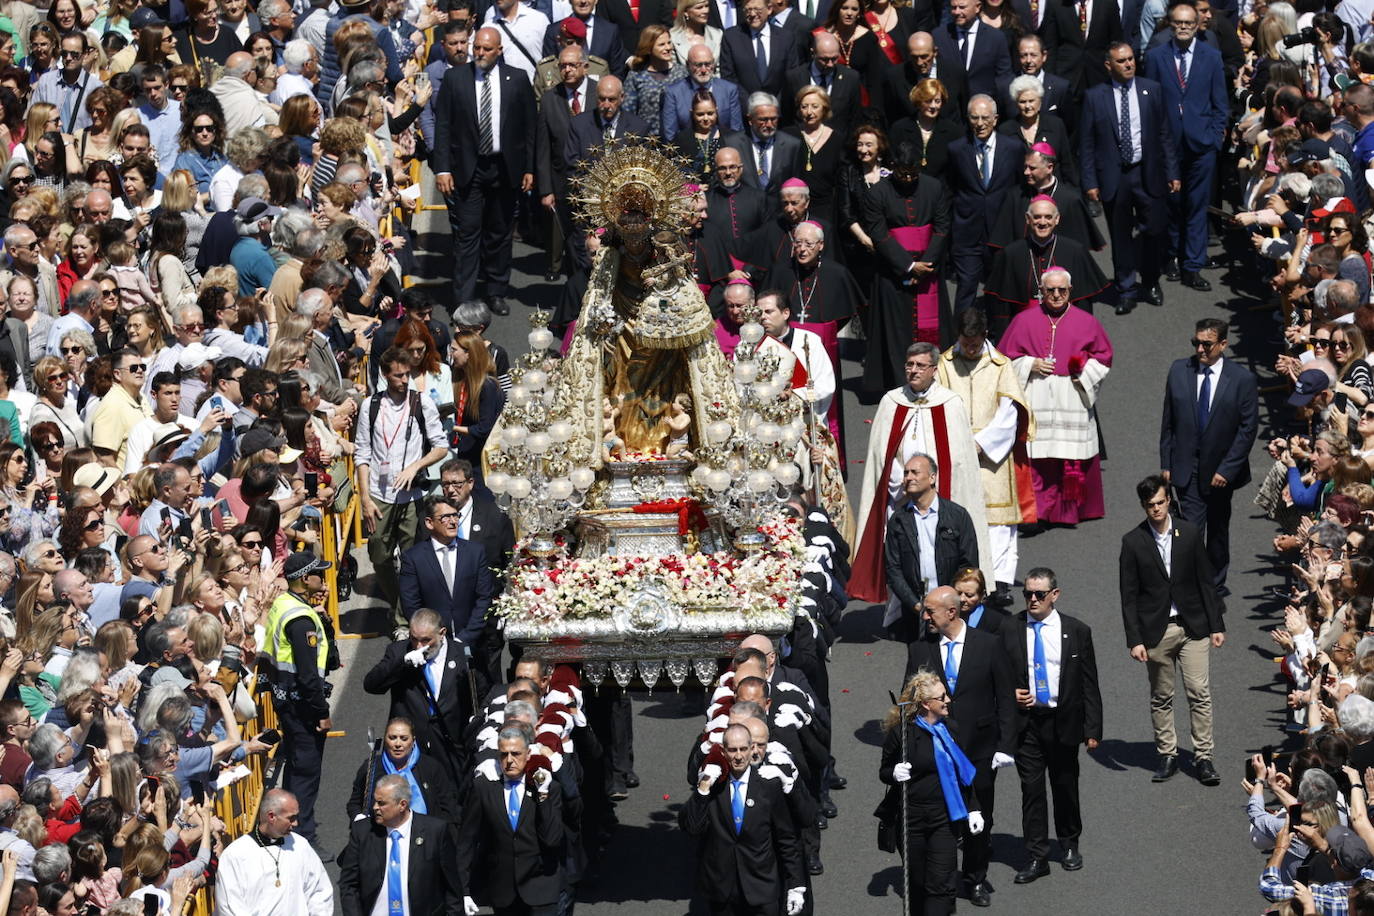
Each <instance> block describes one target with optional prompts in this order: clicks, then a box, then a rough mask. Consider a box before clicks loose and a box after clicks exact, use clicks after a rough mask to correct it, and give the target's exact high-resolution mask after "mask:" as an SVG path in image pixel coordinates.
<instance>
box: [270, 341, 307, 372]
mask: <svg viewBox="0 0 1374 916" xmlns="http://www.w3.org/2000/svg"><path fill="white" fill-rule="evenodd" d="M309 351H310V345H309V344H308V343H306V342H305V341H304V340H283V339H281V338H278V339H277V340H276V342H274V343H273V344H272V348H271V349H270V350H268V351H267V361H266V362H265V363H263V366H262V367H263V368H264V369H266V370H267V371H268V372H273V373H276V374H278V375H280V374H281V373H283V372H289V371H291V370H292V369H295V370H297V371H299V370H301V369H306V368H308V367H309V363H310V361H309V359H308V358H307V356H306V354H307V353H309Z"/></svg>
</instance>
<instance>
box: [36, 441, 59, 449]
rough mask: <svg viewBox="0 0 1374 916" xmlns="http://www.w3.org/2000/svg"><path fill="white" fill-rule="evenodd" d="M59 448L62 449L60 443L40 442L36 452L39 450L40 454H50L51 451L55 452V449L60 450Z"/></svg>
mask: <svg viewBox="0 0 1374 916" xmlns="http://www.w3.org/2000/svg"><path fill="white" fill-rule="evenodd" d="M61 447H62V443H61V442H51V441H50V442H40V443H39V444H38V450H39V451H40V452H52V451H56V450H57V449H59V448H61Z"/></svg>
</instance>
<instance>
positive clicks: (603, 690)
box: [583, 683, 635, 791]
mask: <svg viewBox="0 0 1374 916" xmlns="http://www.w3.org/2000/svg"><path fill="white" fill-rule="evenodd" d="M583 701H584V705H585V706H586V712H587V725H588V727H590V728H591V729H592V731H593V732H595V733H596V737H597V740H598V741H600V742H601V745H602V747H603V748H605V751H606V757H605V762H606V766H605V783H606V790H607V791H610V789H611V786H612V783H613V782H616V781H621V782H623V781H624V779H625V776H626V774H628V773H629V772H630V771H631V770H633V769H634V768H635V747H634V742H635V730H634V710H633V708H632V707H631V705H630V695H629V694H628V693H626V692H625V691H624V690H622V689H621V688H620V687H619V686H617V685H615V684H612V683H605V684H602V685H601V687H600V688H598V689H597V690H596V691H595V692H592V693H587V694H584V697H583Z"/></svg>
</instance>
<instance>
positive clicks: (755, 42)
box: [748, 19, 772, 67]
mask: <svg viewBox="0 0 1374 916" xmlns="http://www.w3.org/2000/svg"><path fill="white" fill-rule="evenodd" d="M748 34H749V47H751V48H753V49H754V54H755V56H757V55H758V53H759V37H760V36H762V38H763V64H764V66H765V67H766V66H768V63H769V60H768V54H769V53H770V51H771V50H772V45H771V44H770V42H771V41H772V38H771V35H772V28H771V27H770V26H769V25H768V20H767V19H765V20H764V21H763V28H761V29H759V34H758V35H755V34H754V33H753V31H750V32H749V33H748Z"/></svg>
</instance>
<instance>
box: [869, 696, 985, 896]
mask: <svg viewBox="0 0 1374 916" xmlns="http://www.w3.org/2000/svg"><path fill="white" fill-rule="evenodd" d="M897 704H898V705H896V706H893V707H892V708H891V709H889V710H888V713H887V716H886V717H885V718H884V719H883V730H884V731H886V732H887V737H886V739H885V740H884V741H883V755H882V762H881V763H880V764H879V766H878V778H879V779H881V780H882V781H883V783H884V784H886V785H888V786H891V787H892V788H891V789H890V790H889V798H891V796H892V793H894V792H895V793H897V798H898V799H899V801H898V805H899V806H900V807H899V809H898V811H899V813H897V830H898V831H899V832H900V835H901V837H902V839H903V841H904V842H903V843H902V844H901V848H902V851H903V855H904V856H905V857H906V862H907V869H906V873H907V887H906V901H907V905H908V907H909V908H910V911H911V912H913V913H950V912H953V910H954V897H955V893H956V891H957V889H958V887H957V882H956V880H955V878H956V875H957V874H958V868H957V867H956V865H957V861H958V838H957V834H956V829H962V826H961V827H960V828H956V827H955V825H956V824H958V823H959V822H960V821H965V822H966V826H967V829H968V831H969V832H970V833H972V834H975V835H976V834H979V833H982V831H983V826H984V823H983V815H982V813H981V812H980V811H978V810H977V800H976V799H975V798H974V795H973V791H972V787H973V776H974V772H975V770H974V766H973V764H972V763H971V762H970V761H969V759H968V757H967V756H965V755H964V752H963V751H962V750H961V749H960V748H959V745H958V744H956V743H955V741H954V738H953V736H951V735H950V733H949V729H948V727H947V726H946V725H945V720H946V718H947V717H948V716H949V711H950V698H949V691H948V690H946V689H945V684H944V682H943V681H942V680H940V676H939V675H937V674H935V673H934V672H932V671H928V670H925V669H922V670H921V671H918V672H916V674H915V675H913V676H912V678H911V679H910V680H909V681H907V683H906V686H905V687H904V688H903V689H902V695H901V697H899V698H898V701H897ZM883 804H884V805H885V806H886V805H887V804H888V800H887V799H884V802H883Z"/></svg>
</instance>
